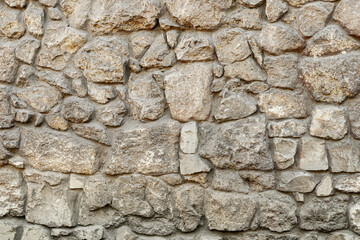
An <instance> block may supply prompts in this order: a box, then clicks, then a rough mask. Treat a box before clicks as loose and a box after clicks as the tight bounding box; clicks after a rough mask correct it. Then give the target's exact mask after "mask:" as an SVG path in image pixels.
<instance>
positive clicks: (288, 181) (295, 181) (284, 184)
mask: <svg viewBox="0 0 360 240" xmlns="http://www.w3.org/2000/svg"><path fill="white" fill-rule="evenodd" d="M316 184H317V181H316V180H315V177H314V175H313V174H311V173H307V172H293V171H284V172H281V173H280V178H279V183H278V189H279V190H280V191H284V192H300V193H308V192H312V190H314V188H315V186H316Z"/></svg>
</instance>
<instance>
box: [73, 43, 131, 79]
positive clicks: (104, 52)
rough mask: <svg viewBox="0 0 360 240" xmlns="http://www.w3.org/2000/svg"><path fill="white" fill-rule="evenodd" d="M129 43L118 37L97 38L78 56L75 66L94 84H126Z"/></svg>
mask: <svg viewBox="0 0 360 240" xmlns="http://www.w3.org/2000/svg"><path fill="white" fill-rule="evenodd" d="M128 54H129V49H128V45H127V42H125V41H124V40H122V39H119V38H117V37H97V38H95V39H94V40H93V41H92V42H91V43H90V44H88V45H86V46H85V47H83V48H82V49H81V51H79V52H78V53H77V54H76V57H75V59H74V64H75V66H76V67H78V68H80V69H82V70H83V74H84V76H85V78H86V79H87V80H88V81H90V82H94V83H124V82H125V80H124V75H125V74H126V73H125V68H126V65H127V62H128Z"/></svg>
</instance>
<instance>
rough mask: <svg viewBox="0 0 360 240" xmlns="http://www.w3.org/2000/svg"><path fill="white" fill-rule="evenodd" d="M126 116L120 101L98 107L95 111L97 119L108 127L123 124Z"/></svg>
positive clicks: (123, 105) (123, 104)
mask: <svg viewBox="0 0 360 240" xmlns="http://www.w3.org/2000/svg"><path fill="white" fill-rule="evenodd" d="M125 114H126V106H125V103H124V102H123V101H121V100H116V101H113V102H110V103H108V104H106V105H103V106H99V107H98V108H97V109H96V116H97V119H98V120H99V121H100V122H101V123H102V124H104V125H105V126H109V127H119V126H121V124H122V123H123V122H124V117H125Z"/></svg>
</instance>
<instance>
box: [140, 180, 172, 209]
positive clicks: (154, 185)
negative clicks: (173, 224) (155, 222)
mask: <svg viewBox="0 0 360 240" xmlns="http://www.w3.org/2000/svg"><path fill="white" fill-rule="evenodd" d="M145 194H146V200H147V201H148V202H149V203H150V205H151V206H152V208H153V209H154V212H155V213H157V214H159V215H166V214H167V213H168V210H169V202H168V199H169V195H170V188H169V187H168V185H167V184H166V183H165V182H164V181H162V180H161V179H159V178H155V177H148V178H147V185H146V190H145Z"/></svg>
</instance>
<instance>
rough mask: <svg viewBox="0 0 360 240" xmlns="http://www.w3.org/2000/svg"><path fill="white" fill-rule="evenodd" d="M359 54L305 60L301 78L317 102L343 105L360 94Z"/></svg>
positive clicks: (301, 62)
mask: <svg viewBox="0 0 360 240" xmlns="http://www.w3.org/2000/svg"><path fill="white" fill-rule="evenodd" d="M359 59H360V58H359V53H356V52H355V53H349V54H346V55H336V56H331V57H323V58H303V59H302V60H301V61H300V72H301V74H300V77H301V78H302V80H303V84H304V85H305V87H306V88H307V89H308V90H309V91H310V93H311V94H312V96H313V97H314V98H315V100H317V101H322V102H328V103H341V102H343V101H344V100H345V99H346V98H347V97H353V96H355V95H356V94H357V93H358V92H359V81H358V80H357V79H359V75H360V74H359V73H358V71H357V69H359V66H360V60H359Z"/></svg>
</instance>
